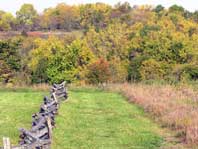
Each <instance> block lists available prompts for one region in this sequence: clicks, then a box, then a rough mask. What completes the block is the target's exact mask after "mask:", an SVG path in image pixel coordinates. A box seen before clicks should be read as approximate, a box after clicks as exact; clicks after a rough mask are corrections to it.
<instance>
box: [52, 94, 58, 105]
mask: <svg viewBox="0 0 198 149" xmlns="http://www.w3.org/2000/svg"><path fill="white" fill-rule="evenodd" d="M52 95H53V96H54V100H55V102H56V103H58V100H57V98H56V94H55V92H54V93H53V94H52Z"/></svg>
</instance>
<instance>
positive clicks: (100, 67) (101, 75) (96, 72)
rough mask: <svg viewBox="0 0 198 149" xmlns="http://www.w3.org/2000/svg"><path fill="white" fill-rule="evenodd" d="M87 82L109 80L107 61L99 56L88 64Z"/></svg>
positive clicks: (95, 82)
mask: <svg viewBox="0 0 198 149" xmlns="http://www.w3.org/2000/svg"><path fill="white" fill-rule="evenodd" d="M87 79H88V82H89V83H91V84H99V83H104V82H107V81H110V68H109V63H108V62H107V61H106V60H104V59H103V58H100V59H99V60H97V61H96V62H94V63H92V64H90V65H89V66H88V74H87Z"/></svg>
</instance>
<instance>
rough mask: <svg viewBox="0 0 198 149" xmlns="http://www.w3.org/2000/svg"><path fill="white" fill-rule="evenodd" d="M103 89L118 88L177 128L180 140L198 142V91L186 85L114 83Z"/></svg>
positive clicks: (165, 123)
mask: <svg viewBox="0 0 198 149" xmlns="http://www.w3.org/2000/svg"><path fill="white" fill-rule="evenodd" d="M107 89H109V90H113V91H118V92H121V93H122V94H123V95H124V96H126V97H127V98H128V99H129V101H130V102H133V103H135V104H138V105H140V106H141V107H143V108H144V110H145V111H146V112H148V113H150V114H151V115H152V116H153V118H154V119H156V120H158V121H160V122H161V123H162V125H163V126H166V127H168V128H171V129H173V130H175V131H176V132H177V135H178V136H179V137H180V138H182V141H183V142H185V143H187V144H194V145H195V144H197V145H198V91H197V90H195V89H193V88H191V87H189V86H180V87H175V86H171V85H163V86H162V85H143V84H127V83H126V84H116V85H115V84H114V85H108V86H107Z"/></svg>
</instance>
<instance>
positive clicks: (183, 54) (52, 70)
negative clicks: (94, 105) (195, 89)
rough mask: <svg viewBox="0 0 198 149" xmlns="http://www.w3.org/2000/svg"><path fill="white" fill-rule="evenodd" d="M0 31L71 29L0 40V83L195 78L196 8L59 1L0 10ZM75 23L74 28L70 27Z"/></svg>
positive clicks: (197, 74) (197, 75)
mask: <svg viewBox="0 0 198 149" xmlns="http://www.w3.org/2000/svg"><path fill="white" fill-rule="evenodd" d="M0 18H1V20H0V30H1V31H9V30H17V31H35V30H39V31H53V30H61V31H71V32H70V33H69V34H67V35H65V36H64V37H56V36H50V37H49V38H38V37H26V36H16V37H12V38H9V39H4V40H0V65H1V67H0V82H3V83H20V82H23V83H25V84H30V83H43V82H60V81H62V80H66V81H67V82H69V83H71V82H75V83H93V84H98V83H103V82H114V83H115V82H126V81H129V82H131V81H133V82H134V81H135V82H137V81H144V80H165V81H168V82H178V81H188V80H197V79H198V45H197V42H198V11H195V12H189V11H187V10H185V9H184V8H183V7H181V6H177V5H173V6H171V7H170V8H168V9H165V8H164V7H163V6H161V5H158V6H156V7H153V6H149V5H142V6H133V7H131V6H130V4H129V3H127V2H125V3H118V4H116V5H115V6H113V7H112V6H110V5H107V4H104V3H96V4H84V5H78V6H70V5H66V4H64V3H61V4H58V5H57V6H56V7H54V8H48V9H46V10H44V11H43V13H42V14H38V13H37V11H36V10H35V9H34V7H33V5H31V4H24V5H23V6H22V7H21V9H20V10H19V11H17V12H16V17H13V16H12V15H11V14H9V13H6V12H3V11H2V12H0ZM76 30H78V31H79V32H76Z"/></svg>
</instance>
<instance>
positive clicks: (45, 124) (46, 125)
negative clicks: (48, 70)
mask: <svg viewBox="0 0 198 149" xmlns="http://www.w3.org/2000/svg"><path fill="white" fill-rule="evenodd" d="M67 97H68V93H67V90H66V87H65V82H63V83H61V84H53V85H52V87H51V91H50V96H49V97H47V96H45V97H44V99H43V103H42V104H41V106H40V110H39V112H38V113H36V114H33V115H32V127H31V129H30V130H26V129H23V128H21V129H19V130H20V136H19V137H20V141H19V145H18V146H12V145H11V143H10V139H9V138H7V137H4V138H3V147H0V149H50V146H51V143H52V129H53V128H54V126H55V116H56V115H57V114H58V109H59V106H60V103H61V101H63V100H66V99H67Z"/></svg>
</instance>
